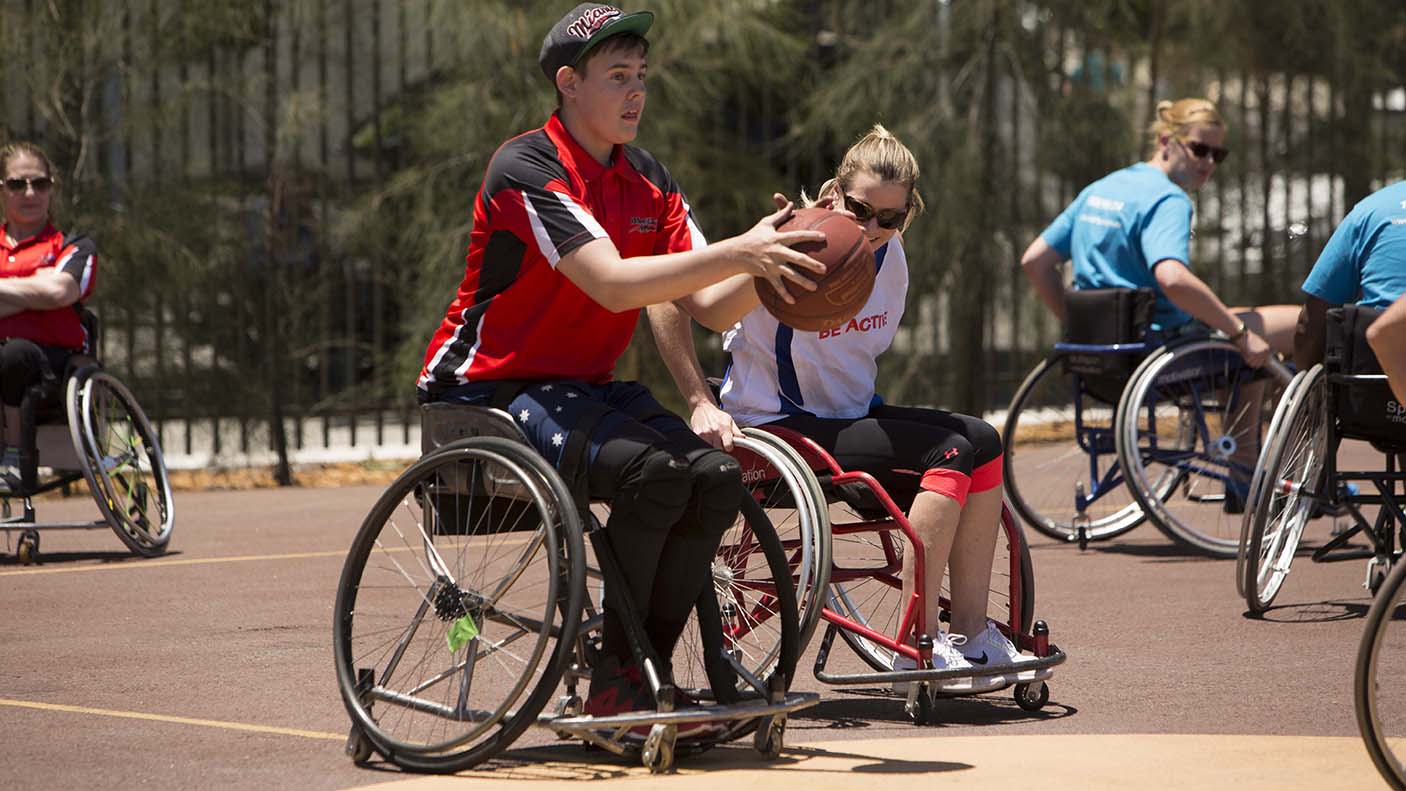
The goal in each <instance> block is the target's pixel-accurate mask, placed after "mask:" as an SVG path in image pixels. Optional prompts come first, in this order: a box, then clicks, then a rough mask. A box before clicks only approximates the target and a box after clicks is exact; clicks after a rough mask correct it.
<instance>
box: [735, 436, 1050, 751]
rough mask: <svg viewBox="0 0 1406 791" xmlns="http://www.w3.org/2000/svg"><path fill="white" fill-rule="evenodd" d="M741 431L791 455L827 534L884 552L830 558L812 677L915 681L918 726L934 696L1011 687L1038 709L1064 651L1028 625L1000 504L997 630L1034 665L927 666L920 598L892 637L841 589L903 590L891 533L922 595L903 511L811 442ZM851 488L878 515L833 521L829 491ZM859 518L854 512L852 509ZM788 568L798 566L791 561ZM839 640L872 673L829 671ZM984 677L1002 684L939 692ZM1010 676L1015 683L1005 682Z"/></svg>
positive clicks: (927, 623)
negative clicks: (1006, 583)
mask: <svg viewBox="0 0 1406 791" xmlns="http://www.w3.org/2000/svg"><path fill="white" fill-rule="evenodd" d="M745 433H746V434H747V436H749V437H752V438H757V439H763V440H766V441H769V442H771V443H773V444H777V445H780V446H783V447H786V448H789V449H790V451H791V461H792V463H793V464H799V465H800V467H799V469H800V470H801V471H802V474H803V475H804V476H806V477H808V478H809V479H810V481H811V483H810V484H809V485H808V486H807V487H806V488H807V491H809V492H811V493H813V494H814V493H818V494H819V496H820V501H819V503H818V504H817V507H816V508H815V509H814V510H816V511H818V512H819V513H823V514H825V515H826V516H825V518H824V521H823V523H822V526H823V527H824V528H827V532H829V533H830V534H831V535H833V536H835V537H840V536H850V537H858V536H863V535H872V536H876V537H877V540H878V543H879V544H880V545H881V546H882V547H883V553H884V559H883V565H882V567H869V568H845V567H841V566H840V565H838V562H837V561H835V560H834V559H833V558H832V559H831V562H830V565H829V569H828V581H829V586H828V588H827V589H826V591H827V594H826V598H825V601H824V603H823V604H820V605H819V606H817V607H816V608H815V611H814V612H813V613H812V616H811V617H814V618H818V619H821V620H824V621H826V630H825V635H824V637H823V638H822V641H821V644H820V647H819V649H818V651H817V654H816V660H815V665H814V668H813V672H814V674H815V677H816V679H818V680H819V681H821V682H823V683H826V684H831V685H861V684H876V683H891V682H912V683H910V684H909V686H908V696H907V699H906V701H905V711H906V712H907V713H908V714H909V716H910V717H911V718H912V719H913V720H914V722H915V723H917V724H927V723H930V722H934V721H935V720H934V719H933V707H934V701H935V700H936V699H937V698H938V697H944V696H956V695H966V694H976V693H980V692H990V691H994V690H996V689H1001V688H1004V687H1009V686H1011V685H1012V684H1014V686H1015V687H1016V690H1015V700H1016V702H1017V703H1018V704H1019V705H1020V706H1021V707H1022V708H1024V709H1026V710H1028V711H1036V710H1038V709H1040V708H1041V707H1043V706H1044V705H1045V703H1047V702H1048V700H1049V688H1048V686H1047V685H1046V684H1045V679H1046V678H1048V676H1049V674H1050V669H1051V668H1053V667H1054V666H1056V665H1059V664H1061V663H1062V662H1064V660H1065V658H1066V656H1065V654H1064V652H1063V651H1061V650H1060V649H1059V648H1058V647H1056V646H1055V645H1053V644H1051V643H1050V642H1049V628H1048V626H1047V625H1046V624H1045V623H1044V622H1043V621H1035V622H1033V623H1032V622H1031V620H1032V615H1033V613H1032V611H1033V606H1034V585H1033V572H1032V570H1031V567H1030V561H1029V554H1028V551H1027V550H1026V548H1025V544H1024V540H1023V536H1022V535H1021V533H1020V528H1019V526H1018V525H1017V524H1016V522H1015V520H1014V518H1013V517H1011V515H1010V513H1009V511H1008V510H1007V509H1006V508H1005V506H1004V504H1003V507H1002V515H1001V519H1002V526H1003V529H1004V534H1005V538H1006V541H1007V543H1008V546H1009V547H1010V556H1009V566H1010V567H1009V572H1010V581H1011V582H1010V590H1009V591H1007V592H1006V593H1007V594H1008V596H1009V599H1008V601H1009V602H1010V606H1009V613H1008V617H1007V621H1006V623H1004V624H1001V625H1000V627H1001V630H1002V631H1003V632H1005V633H1006V635H1007V637H1009V638H1010V639H1012V640H1013V641H1014V642H1015V643H1016V645H1017V646H1018V647H1022V648H1028V649H1030V650H1032V651H1033V652H1034V653H1035V655H1036V656H1037V657H1039V659H1038V660H1037V661H1035V662H1031V663H1027V664H1022V665H1019V666H1016V665H999V666H997V665H991V666H983V667H981V668H980V669H979V670H966V669H956V670H936V669H933V668H932V667H931V661H932V638H933V635H934V634H935V630H936V628H937V618H931V619H930V613H928V611H927V608H926V605H925V604H924V602H923V597H922V595H921V594H915V595H914V596H912V597H911V599H910V601H908V602H907V603H906V604H904V605H903V612H902V613H901V615H900V616H899V618H898V622H897V628H896V629H895V633H894V634H887V633H884V632H881V631H879V630H876V629H874V628H872V627H871V626H870V625H869V624H868V623H865V622H864V618H863V615H862V613H860V612H859V611H858V610H859V608H858V607H857V606H856V605H855V604H854V603H853V602H852V601H850V600H849V596H848V593H847V590H846V587H845V585H846V583H851V582H856V581H863V580H874V581H877V582H879V583H881V584H883V585H885V586H888V587H891V588H893V589H894V590H898V589H900V588H901V585H902V581H901V578H900V576H899V571H900V570H901V558H900V556H899V555H898V548H897V545H896V544H895V542H894V540H893V538H892V536H893V534H894V533H895V532H898V533H900V534H901V535H902V536H903V540H904V541H906V542H907V548H908V551H912V552H913V559H914V563H913V568H914V589H915V591H922V590H923V589H924V588H923V584H924V578H923V575H924V573H925V571H926V566H925V564H924V561H923V547H922V544H921V542H920V541H918V540H917V535H916V533H915V532H914V531H913V528H912V526H911V525H910V524H909V522H908V519H907V516H906V515H905V514H904V513H903V510H902V509H901V508H899V507H898V505H897V504H896V503H895V502H894V501H893V499H892V498H891V497H890V496H889V494H888V493H887V491H885V490H884V489H883V487H882V486H881V485H880V484H879V483H878V481H877V480H875V479H874V477H873V476H872V475H870V474H868V473H865V472H856V471H845V470H843V469H841V468H840V466H839V464H838V463H837V462H836V461H835V459H834V457H833V456H831V455H830V454H829V453H828V452H827V451H826V450H825V449H824V448H822V447H820V446H819V445H818V444H817V443H815V442H814V441H813V440H811V439H809V438H808V437H805V436H803V435H801V434H798V433H796V432H794V431H791V430H789V429H785V428H782V427H777V426H771V427H761V428H748V429H745ZM817 473H818V474H817ZM822 478H823V479H824V480H823V482H822V480H821V479H822ZM827 484H828V487H829V488H828V489H827ZM851 484H856V485H858V486H860V487H863V488H864V489H865V490H866V491H868V492H869V493H871V494H872V495H873V496H874V498H875V499H876V500H877V502H878V504H879V506H880V508H881V509H882V513H877V514H873V515H866V514H862V513H859V514H858V515H859V520H858V521H853V522H844V523H840V524H832V523H830V517H829V509H830V498H829V497H828V496H827V495H826V492H827V491H828V492H830V493H833V494H834V495H835V497H836V498H837V499H841V498H840V495H839V492H841V490H842V489H841V487H844V486H846V485H851ZM856 513H858V512H857V511H856ZM831 551H833V550H831ZM792 562H793V563H794V562H795V556H794V555H793V559H792ZM939 607H940V608H941V609H942V610H943V611H944V612H945V611H946V610H949V609H950V607H951V603H950V602H949V601H948V600H947V599H946V598H945V597H943V598H942V599H941V601H940V602H939ZM805 620H806V615H805V614H803V615H802V621H803V622H804V621H805ZM1027 629H1028V630H1029V631H1027ZM911 634H916V635H917V636H918V637H917V639H916V641H915V642H916V643H917V645H916V646H914V645H910V644H909V641H908V639H907V636H908V635H911ZM837 635H838V636H841V637H842V638H843V639H844V640H845V641H846V642H847V643H849V644H850V646H851V647H852V648H853V649H854V650H855V652H856V653H857V654H858V655H859V656H860V657H861V658H862V659H864V660H865V662H866V663H868V664H870V665H871V666H873V667H874V668H875V672H871V673H854V674H838V673H830V672H828V671H827V670H826V666H827V664H828V661H829V657H830V651H831V649H832V647H833V645H834V640H835V637H836V636H837ZM866 644H871V645H874V646H879V647H881V649H882V650H886V651H890V652H893V653H895V654H901V655H903V656H905V657H907V658H908V659H910V660H913V661H915V662H916V663H917V664H918V667H917V668H915V669H911V670H893V669H891V668H884V669H880V668H879V667H878V666H877V665H876V664H875V659H874V658H873V656H872V655H871V654H870V653H869V649H867V648H866V647H865V646H866ZM987 676H1001V677H1003V678H1004V679H1005V680H1004V682H1003V683H998V684H996V685H994V686H992V687H990V688H984V689H971V690H963V691H959V692H955V693H954V692H952V691H951V690H950V689H948V690H944V689H943V687H944V682H951V681H955V680H959V679H969V678H974V677H987ZM1025 676H1029V678H1024V677H1025ZM1012 677H1015V678H1016V679H1017V680H1014V681H1012V680H1010V679H1011V678H1012Z"/></svg>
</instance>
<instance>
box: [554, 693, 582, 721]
mask: <svg viewBox="0 0 1406 791" xmlns="http://www.w3.org/2000/svg"><path fill="white" fill-rule="evenodd" d="M556 715H557V716H558V717H579V716H581V696H580V695H562V696H561V697H559V698H557V710H556Z"/></svg>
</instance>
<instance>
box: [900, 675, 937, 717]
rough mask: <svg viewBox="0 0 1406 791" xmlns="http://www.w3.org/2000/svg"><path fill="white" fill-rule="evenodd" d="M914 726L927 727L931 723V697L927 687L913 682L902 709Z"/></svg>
mask: <svg viewBox="0 0 1406 791" xmlns="http://www.w3.org/2000/svg"><path fill="white" fill-rule="evenodd" d="M903 708H904V711H906V712H907V713H908V718H909V719H911V720H913V724H914V725H927V724H928V723H931V722H932V721H933V715H932V709H933V695H932V691H931V690H930V689H929V688H928V685H927V684H925V683H921V682H914V683H913V684H912V686H911V687H910V688H909V692H908V703H907V705H905V706H904V707H903Z"/></svg>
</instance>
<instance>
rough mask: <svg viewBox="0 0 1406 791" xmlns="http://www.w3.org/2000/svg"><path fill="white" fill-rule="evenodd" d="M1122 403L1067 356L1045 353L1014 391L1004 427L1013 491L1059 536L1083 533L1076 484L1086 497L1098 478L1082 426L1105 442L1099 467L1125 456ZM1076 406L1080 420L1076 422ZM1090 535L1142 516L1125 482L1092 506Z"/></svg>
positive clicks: (1019, 509)
mask: <svg viewBox="0 0 1406 791" xmlns="http://www.w3.org/2000/svg"><path fill="white" fill-rule="evenodd" d="M1114 407H1115V405H1114V404H1111V403H1109V402H1107V401H1105V400H1103V399H1100V398H1098V397H1097V396H1095V395H1093V394H1090V393H1088V392H1087V390H1086V388H1084V387H1083V386H1082V385H1080V384H1077V383H1076V380H1075V376H1074V375H1073V374H1069V373H1065V371H1064V365H1063V357H1062V356H1061V355H1059V354H1056V355H1054V356H1052V357H1050V358H1048V359H1046V360H1042V361H1041V362H1040V364H1039V365H1037V366H1035V369H1034V370H1032V371H1031V372H1030V374H1029V375H1027V376H1026V377H1025V381H1023V382H1022V383H1021V385H1020V388H1019V389H1017V390H1016V392H1015V396H1014V397H1013V398H1012V399H1011V405H1010V409H1009V411H1008V412H1007V414H1006V424H1005V428H1004V430H1003V431H1002V432H1001V442H1002V445H1003V453H1004V460H1003V462H1002V464H1003V469H1004V473H1005V484H1006V494H1007V496H1008V497H1009V498H1010V501H1011V506H1012V507H1014V508H1015V511H1016V513H1018V514H1019V515H1020V518H1021V519H1023V520H1024V521H1025V523H1026V524H1028V525H1030V526H1031V527H1033V528H1035V529H1036V530H1038V531H1039V532H1041V533H1043V534H1044V535H1047V536H1049V537H1050V538H1053V539H1056V540H1059V541H1069V540H1072V539H1073V538H1075V537H1076V535H1077V528H1076V526H1075V521H1074V518H1075V515H1076V514H1077V513H1078V511H1077V509H1076V508H1075V506H1074V496H1075V491H1076V487H1078V486H1082V488H1083V491H1084V495H1085V496H1086V497H1088V496H1092V494H1093V491H1094V485H1095V484H1096V483H1097V481H1095V480H1094V479H1093V474H1092V471H1091V469H1090V467H1091V464H1090V454H1089V453H1088V451H1087V448H1086V447H1081V443H1080V440H1079V438H1078V436H1077V432H1078V431H1080V430H1082V431H1083V432H1084V434H1085V438H1086V441H1088V442H1091V443H1092V444H1097V445H1099V446H1103V445H1104V442H1105V441H1106V442H1107V445H1106V446H1103V447H1101V455H1102V456H1103V457H1104V458H1103V460H1102V462H1103V463H1102V464H1101V469H1100V470H1099V471H1098V475H1099V476H1100V477H1103V476H1104V475H1105V474H1106V472H1107V471H1108V466H1109V465H1116V464H1117V455H1116V453H1115V449H1114V447H1113V445H1112V441H1113V417H1114V413H1115V410H1114ZM1076 409H1077V414H1078V420H1077V425H1076ZM1051 478H1053V480H1051ZM1084 514H1085V516H1087V517H1088V519H1089V524H1088V526H1087V527H1086V529H1085V535H1086V537H1087V538H1088V540H1090V541H1100V540H1105V539H1109V538H1113V537H1115V536H1119V535H1122V534H1123V533H1126V532H1128V531H1129V530H1132V529H1133V528H1135V527H1137V526H1138V525H1140V524H1142V521H1143V519H1144V516H1143V513H1142V508H1141V507H1140V506H1139V505H1138V504H1137V501H1135V500H1134V499H1133V498H1132V495H1131V494H1130V493H1129V492H1128V491H1127V489H1126V488H1124V487H1123V486H1122V485H1121V483H1115V484H1113V485H1111V486H1109V487H1106V488H1105V489H1104V490H1103V491H1102V493H1101V495H1100V496H1099V497H1098V499H1096V500H1094V501H1093V502H1091V503H1089V504H1088V506H1087V507H1086V508H1085V511H1084Z"/></svg>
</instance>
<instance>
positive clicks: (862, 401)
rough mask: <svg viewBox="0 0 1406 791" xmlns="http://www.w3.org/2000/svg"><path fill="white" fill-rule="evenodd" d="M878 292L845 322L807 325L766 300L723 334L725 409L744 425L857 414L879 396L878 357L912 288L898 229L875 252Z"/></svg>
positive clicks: (888, 342)
mask: <svg viewBox="0 0 1406 791" xmlns="http://www.w3.org/2000/svg"><path fill="white" fill-rule="evenodd" d="M874 260H875V265H876V266H877V267H878V274H877V275H876V277H875V279H874V291H873V293H871V294H870V295H869V301H868V302H866V303H864V307H863V309H861V310H860V311H859V313H858V315H856V316H855V317H854V318H853V319H851V320H850V321H849V322H848V323H847V324H845V325H844V326H843V327H839V328H836V329H833V330H823V331H821V332H804V331H801V330H796V329H792V328H791V327H788V326H786V325H785V324H781V323H780V322H778V321H777V320H776V319H775V318H774V317H773V316H772V315H771V314H770V313H768V312H767V310H766V308H764V307H760V306H758V307H757V308H756V309H754V310H753V311H752V312H751V313H748V314H747V315H746V316H743V317H742V320H741V321H739V322H738V323H737V324H734V325H733V326H732V328H731V329H729V330H728V331H727V332H725V333H723V349H724V350H725V351H727V352H729V353H730V354H731V355H732V362H731V363H730V364H729V365H728V369H727V376H726V378H725V379H724V380H723V387H722V408H723V409H724V410H725V411H727V412H728V413H730V414H731V415H732V417H733V419H734V420H736V421H737V424H738V425H740V426H756V425H759V424H762V423H769V422H771V421H773V420H779V419H781V418H783V417H785V416H786V415H794V414H801V413H809V414H812V415H815V416H817V417H823V418H857V417H863V416H864V415H867V414H868V413H869V409H870V407H871V405H872V404H873V403H874V402H875V394H874V379H875V378H876V377H877V375H878V372H879V367H878V364H877V363H876V362H875V360H876V358H877V357H878V356H879V355H880V354H882V353H883V352H884V350H886V349H888V347H889V344H891V343H893V337H894V334H895V333H897V331H898V323H899V321H900V320H902V318H903V300H904V297H905V296H906V295H907V293H908V259H907V256H905V255H904V253H903V243H902V240H901V239H900V238H899V236H898V235H897V234H895V235H894V237H893V238H892V239H890V240H889V242H888V243H887V244H885V245H884V246H883V247H881V248H879V250H878V252H877V253H876V254H875V256H874Z"/></svg>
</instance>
